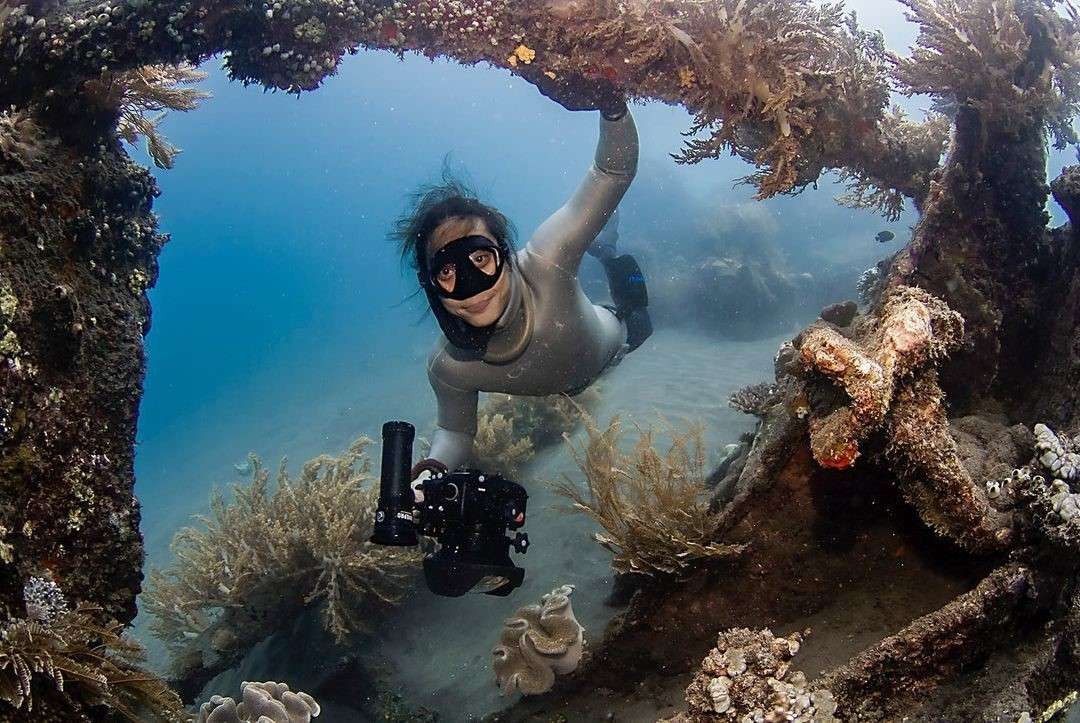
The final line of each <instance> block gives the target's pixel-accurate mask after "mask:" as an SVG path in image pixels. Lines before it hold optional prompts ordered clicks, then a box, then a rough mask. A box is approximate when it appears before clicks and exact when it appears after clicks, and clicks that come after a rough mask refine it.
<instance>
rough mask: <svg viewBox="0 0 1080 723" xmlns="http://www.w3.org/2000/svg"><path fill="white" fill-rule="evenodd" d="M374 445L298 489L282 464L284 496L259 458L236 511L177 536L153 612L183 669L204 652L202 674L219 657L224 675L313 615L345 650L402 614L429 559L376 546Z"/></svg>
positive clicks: (359, 447)
mask: <svg viewBox="0 0 1080 723" xmlns="http://www.w3.org/2000/svg"><path fill="white" fill-rule="evenodd" d="M368 443H369V441H368V440H366V439H360V440H357V441H356V442H355V443H354V444H353V445H352V446H351V447H350V448H349V450H348V451H347V452H346V453H345V454H344V455H343V456H341V457H339V458H334V457H329V456H325V455H324V456H321V457H317V458H315V459H313V460H310V461H309V462H307V463H306V464H305V465H304V466H303V468H302V470H301V472H300V474H299V476H298V477H297V478H295V479H294V478H292V477H291V476H290V475H289V474H288V472H287V471H286V469H285V466H284V463H283V464H282V466H281V468H280V469H279V470H278V475H277V488H276V489H275V490H274V491H273V492H270V491H269V490H268V482H269V478H270V475H269V472H268V470H267V469H266V468H265V467H263V465H262V463H261V462H260V461H259V459H258V458H257V457H255V456H254V455H252V456H251V458H250V459H251V464H252V468H253V474H252V481H251V483H250V485H247V486H237V487H236V488H235V489H234V494H233V497H234V499H233V501H232V502H231V503H227V502H226V501H225V500H224V498H223V497H222V496H221V494H220V493H215V495H214V497H213V499H212V501H211V514H210V515H209V516H208V517H203V518H201V521H202V523H203V529H195V528H187V529H184V530H182V531H181V532H179V533H178V534H177V535H176V538H175V539H174V541H173V550H174V552H175V554H176V561H175V562H173V564H172V565H170V566H169V567H168V568H167V569H166V570H165V571H164V572H161V571H154V572H152V573H151V576H150V587H149V590H148V591H147V592H146V593H144V606H145V609H146V610H147V611H148V612H149V613H150V614H151V615H153V617H154V622H153V623H152V626H151V629H152V630H153V632H154V633H155V634H156V635H157V636H158V637H160V638H161V639H162V640H164V641H166V642H167V643H168V644H169V645H170V646H171V647H172V649H173V652H174V653H175V654H176V655H177V659H183V660H189V659H190V658H191V655H190V654H188V653H190V651H192V650H195V651H199V650H204V649H205V650H206V653H204V654H206V655H210V656H211V657H210V658H205V659H203V662H202V664H203V665H207V664H209V663H210V660H211V659H213V657H214V656H216V657H217V659H218V662H217V665H218V666H220V665H223V664H224V663H225V662H227V661H231V660H235V659H236V658H238V657H239V656H240V655H242V654H243V653H244V652H246V650H247V649H249V648H250V647H251V646H252V645H254V644H255V643H256V642H258V641H259V640H261V639H262V638H264V637H265V636H266V635H269V634H270V633H271V632H273V631H274V630H276V629H278V628H279V626H281V625H283V624H284V623H285V621H288V620H290V619H291V618H293V617H294V616H295V615H297V614H298V613H299V612H300V610H301V609H302V608H303V607H304V606H306V605H310V604H313V603H317V604H319V605H321V607H322V620H323V624H324V626H325V627H326V629H327V630H328V631H330V632H331V633H333V635H334V636H335V637H336V638H337V639H338V640H339V641H343V640H344V639H345V638H346V637H347V636H348V635H349V634H350V633H353V632H355V631H358V630H362V629H364V628H365V626H366V624H367V623H366V621H367V620H369V619H370V616H371V614H372V613H373V612H374V611H375V610H377V609H378V608H379V607H382V606H386V605H392V604H394V603H396V602H397V600H398V597H399V595H400V594H401V593H402V591H403V590H404V588H405V585H406V583H407V581H408V580H409V579H410V577H411V573H412V572H413V571H414V569H415V568H416V566H417V563H418V562H419V553H417V552H415V551H414V550H412V549H411V548H395V547H382V546H378V545H373V544H372V543H370V542H369V541H368V539H369V537H370V536H371V531H372V525H373V523H374V513H375V506H376V498H377V496H378V491H377V489H376V488H375V486H374V485H373V484H372V481H371V476H370V461H369V459H368V456H367V452H366V447H367V445H368ZM195 657H196V658H199V657H202V656H195ZM180 672H184V671H180Z"/></svg>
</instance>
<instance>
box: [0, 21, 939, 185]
mask: <svg viewBox="0 0 1080 723" xmlns="http://www.w3.org/2000/svg"><path fill="white" fill-rule="evenodd" d="M569 18H573V27H574V32H573V33H568V32H566V28H567V20H568V19H569ZM29 28H33V32H31V33H26V32H24V31H25V30H27V29H29ZM0 38H4V39H6V42H4V43H0V64H3V65H6V66H8V67H11V68H12V69H13V70H16V71H17V72H15V73H14V74H13V75H12V76H11V77H6V78H3V79H0V104H3V105H8V104H12V103H15V104H18V103H22V102H25V101H26V100H27V98H28V97H30V96H32V95H33V94H35V93H41V92H44V91H46V90H48V89H58V88H68V87H73V86H75V85H77V84H78V82H80V81H82V80H86V79H89V78H91V77H94V76H96V75H98V74H99V73H101V72H102V69H105V71H107V72H123V71H125V70H129V69H131V68H134V67H139V66H143V65H146V64H147V63H151V64H176V63H180V62H185V61H187V62H200V61H202V60H205V59H207V58H209V57H211V56H214V55H218V54H220V55H222V56H223V57H224V58H225V65H226V68H227V70H228V72H229V74H230V75H231V76H232V77H233V78H235V79H239V80H241V81H242V82H244V83H250V82H255V83H260V84H263V85H264V86H267V87H271V88H280V89H285V90H289V91H292V92H300V91H302V90H311V89H314V88H317V87H318V86H319V85H320V84H321V83H322V82H323V80H324V79H325V78H326V77H327V76H328V75H331V74H333V73H335V72H336V70H337V68H338V66H339V64H340V62H341V58H342V56H343V55H344V54H345V53H346V52H355V51H356V50H357V49H358V47H360V46H366V47H372V48H385V49H389V50H392V51H394V52H398V53H402V52H405V51H407V50H412V51H418V52H422V53H424V54H426V55H429V56H436V55H446V56H449V57H452V58H454V59H457V60H459V61H461V62H465V63H475V62H478V61H486V62H488V63H490V64H492V65H494V66H496V67H501V68H506V69H510V70H513V71H515V72H518V73H522V74H524V73H526V72H527V73H534V74H535V73H541V72H542V73H545V74H548V75H551V76H564V75H577V76H586V77H592V78H602V79H605V80H608V81H611V82H613V83H615V84H617V85H619V86H622V87H625V88H626V89H627V90H628V91H630V92H631V93H632V94H634V95H637V96H640V97H645V98H655V99H659V100H662V101H665V102H668V103H681V104H683V105H685V106H686V107H687V108H688V109H689V110H690V111H691V112H692V113H694V114H695V121H694V125H693V127H692V129H691V133H690V135H699V137H696V138H692V139H691V140H690V141H689V142H688V144H687V147H686V149H685V151H684V152H683V153H682V154H681V156H680V158H681V160H683V161H686V162H696V161H698V160H701V159H703V158H714V157H719V156H722V155H727V154H728V153H735V154H738V155H739V156H741V157H742V158H745V159H746V160H748V161H751V162H753V163H754V164H756V165H757V166H759V168H760V169H761V170H760V171H759V172H758V173H755V174H753V175H752V176H751V177H750V180H751V181H753V182H754V183H755V184H756V185H757V187H758V192H759V195H760V196H762V197H766V196H769V195H773V194H776V193H783V192H787V191H790V190H791V189H792V188H797V187H803V186H805V185H807V184H809V183H812V182H813V181H815V180H816V179H817V178H818V177H819V176H820V175H821V173H822V171H823V170H824V169H827V168H840V167H851V166H855V167H859V168H860V172H859V178H860V182H863V183H865V184H867V185H869V184H873V185H876V186H877V187H878V188H881V189H896V192H897V193H902V194H904V195H917V194H922V193H925V190H926V189H925V184H924V183H923V181H925V179H926V178H928V176H929V172H930V171H931V170H932V168H933V167H934V166H935V165H936V163H937V159H936V158H934V157H933V156H932V154H926V153H923V149H922V148H921V147H919V146H918V144H916V143H905V142H904V136H903V134H902V133H893V132H892V131H891V130H890V127H889V124H888V123H885V124H883V126H884V127H879V124H878V121H879V119H881V117H882V114H883V112H884V110H885V108H886V107H887V104H888V96H889V84H888V69H889V60H890V58H889V55H888V54H887V52H886V51H885V48H884V42H883V39H882V37H881V35H880V34H878V33H873V32H867V31H864V30H861V29H860V28H858V27H857V25H856V23H855V20H854V17H853V16H850V15H845V13H844V11H843V7H842V5H840V4H839V3H827V4H825V5H820V6H819V5H818V4H816V3H813V2H811V1H810V0H763V1H762V2H755V3H747V2H741V1H737V0H714V1H713V2H708V3H702V2H699V1H698V0H671V1H669V2H665V3H660V4H656V3H619V2H614V1H613V0H603V1H602V2H594V3H578V2H561V1H560V2H555V1H552V2H545V3H514V2H510V1H509V0H483V2H481V0H455V2H436V1H435V0H410V1H409V2H399V3H384V2H377V1H375V0H345V1H344V2H331V1H330V0H305V1H303V2H300V1H298V0H284V1H282V2H277V3H273V4H272V5H270V6H269V7H267V8H263V7H262V6H261V5H260V6H258V7H255V6H251V5H249V4H245V3H242V2H239V1H238V0H228V1H227V2H213V3H211V2H208V0H194V1H191V2H184V3H180V2H179V1H178V0H170V2H164V3H149V4H135V5H129V4H114V3H111V2H106V3H103V4H100V5H95V6H88V7H87V8H81V7H79V8H75V7H66V6H65V7H63V8H53V9H49V10H44V9H38V10H34V9H29V8H26V7H22V6H20V7H16V8H14V9H12V10H11V12H10V13H8V14H7V15H6V17H4V18H2V19H0ZM132 38H138V40H139V42H137V43H132V42H131V39H132ZM747 69H751V70H752V72H746V71H747ZM701 135H703V137H701ZM891 136H896V138H893V137H891ZM891 203H893V201H892V199H890V204H891Z"/></svg>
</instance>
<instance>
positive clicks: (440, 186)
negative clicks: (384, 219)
mask: <svg viewBox="0 0 1080 723" xmlns="http://www.w3.org/2000/svg"><path fill="white" fill-rule="evenodd" d="M462 217H465V218H469V217H472V218H479V219H482V220H483V221H484V223H485V224H486V225H487V227H488V230H489V231H490V232H491V235H492V236H494V237H495V240H496V241H498V242H499V243H500V244H501V245H503V246H505V249H506V252H507V254H508V255H509V256H512V255H513V250H514V246H515V241H516V236H517V232H516V230H515V229H514V224H513V223H511V221H510V219H508V218H507V217H506V216H504V215H502V213H500V212H499V211H498V210H497V209H495V208H493V207H491V206H488V205H487V204H485V203H482V202H481V201H480V200H479V199H478V198H477V197H476V193H475V192H474V191H473V190H472V188H470V187H469V185H468V184H467V183H466V182H465V181H464V180H462V179H461V178H459V177H456V176H455V175H454V173H453V171H452V170H451V168H450V165H449V161H446V160H444V161H443V170H442V182H441V183H437V184H433V185H427V186H422V187H420V189H419V190H417V191H416V193H414V194H413V195H412V197H411V200H410V202H409V204H408V206H407V210H406V211H405V213H403V214H402V215H401V216H400V217H399V218H398V220H397V221H396V222H395V224H394V230H393V231H391V232H390V238H391V239H393V240H394V241H396V242H397V244H398V248H399V250H400V251H401V261H402V263H407V264H409V265H410V266H411V267H412V268H413V269H414V270H416V271H421V270H423V269H424V267H425V265H426V259H425V255H426V252H427V242H428V237H429V236H431V233H432V232H433V231H434V230H435V229H436V228H438V227H439V224H441V223H442V222H443V221H446V220H447V219H450V218H462Z"/></svg>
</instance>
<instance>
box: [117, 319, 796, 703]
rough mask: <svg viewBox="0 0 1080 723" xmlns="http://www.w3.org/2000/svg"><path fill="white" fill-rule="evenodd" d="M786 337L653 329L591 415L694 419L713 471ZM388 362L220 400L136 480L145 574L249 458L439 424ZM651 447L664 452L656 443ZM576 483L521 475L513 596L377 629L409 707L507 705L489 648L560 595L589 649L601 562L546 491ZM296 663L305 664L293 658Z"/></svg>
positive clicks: (579, 524) (540, 469)
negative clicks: (302, 387) (562, 591)
mask: <svg viewBox="0 0 1080 723" xmlns="http://www.w3.org/2000/svg"><path fill="white" fill-rule="evenodd" d="M785 339H786V337H775V338H769V339H762V340H757V341H752V342H727V341H720V340H717V339H715V338H709V337H702V336H700V335H696V334H692V333H689V332H686V331H676V330H662V331H658V332H657V333H656V334H655V335H654V336H653V337H652V339H650V340H649V342H647V344H646V345H645V346H644V347H642V348H641V349H640V350H638V351H636V352H635V353H634V354H632V355H630V356H629V357H627V358H626V359H625V360H624V361H623V363H622V364H621V365H620V366H619V367H618V368H616V369H614V370H612V372H611V373H610V374H608V375H606V376H605V377H604V378H603V379H602V380H601V381H600V382H599V384H600V385H601V397H602V400H601V402H600V405H599V407H598V408H597V410H596V417H597V419H598V421H599V422H600V423H601V424H606V422H607V421H608V420H609V419H610V418H611V417H612V416H613V415H616V414H618V415H620V416H621V418H622V419H623V421H624V430H625V433H624V440H623V441H624V443H625V444H632V443H633V442H634V441H635V440H636V437H637V432H636V430H635V425H636V426H639V427H641V428H649V427H654V428H657V429H658V430H660V429H662V428H663V426H664V424H665V422H667V423H671V424H673V425H675V426H676V427H678V426H679V425H680V423H682V422H686V421H695V420H702V421H704V422H705V424H706V440H707V442H708V445H709V450H710V454H711V459H710V461H711V462H715V461H716V460H717V459H718V458H719V454H720V451H721V450H722V448H723V445H725V444H728V443H730V442H733V441H735V440H736V439H737V438H738V437H739V436H740V435H741V434H742V433H744V432H746V431H748V430H750V429H751V428H752V426H753V421H754V420H753V419H752V418H750V417H748V416H746V415H743V414H740V413H738V412H736V411H734V410H732V409H730V408H729V407H728V406H727V399H728V396H729V395H730V394H731V392H733V391H734V390H736V389H738V388H739V387H741V386H744V385H747V384H752V383H755V382H759V381H763V380H767V379H771V377H772V360H773V355H774V354H775V352H776V349H777V348H778V346H779V345H780V344H781V343H782V342H783V341H784V340H785ZM375 361H377V360H375ZM392 362H393V363H387V364H386V366H385V367H383V369H381V370H379V369H377V368H375V367H372V368H369V369H366V370H364V371H363V373H356V372H355V371H354V370H349V369H348V368H347V367H344V366H342V367H340V370H341V372H342V375H341V376H340V378H339V379H336V380H335V379H333V378H330V379H328V378H326V376H325V375H324V376H322V378H321V379H320V381H319V384H318V385H316V386H315V387H312V389H319V390H322V393H321V394H319V393H311V394H305V395H295V399H296V401H294V402H292V403H287V402H286V403H282V400H281V399H274V400H269V399H268V400H267V402H266V403H263V404H259V403H258V400H257V399H256V400H255V402H250V401H249V403H248V404H247V405H246V407H245V408H244V409H243V410H242V412H241V410H240V409H239V408H238V407H237V405H236V404H235V403H233V404H230V403H229V402H228V401H227V400H223V401H222V402H221V403H220V405H221V407H222V408H223V409H224V410H228V409H230V408H231V409H233V410H235V412H236V413H234V414H233V416H232V418H231V419H230V418H228V416H227V411H226V412H224V413H223V414H225V415H226V416H225V417H224V418H223V417H221V416H220V415H218V416H217V417H215V418H216V419H218V422H217V424H218V425H219V428H218V429H215V430H214V431H213V433H212V434H207V435H206V436H205V437H199V438H193V439H192V440H191V444H192V449H193V450H195V449H197V450H198V451H199V454H198V455H191V456H188V457H185V456H183V455H181V456H180V457H179V459H180V460H182V463H181V464H177V465H171V466H168V467H164V468H162V470H161V473H160V476H157V477H156V478H155V479H153V480H150V481H147V480H146V479H145V477H146V474H147V473H146V472H145V471H144V472H143V477H141V478H140V486H142V487H151V485H152V487H151V488H152V490H153V492H150V493H146V492H145V491H141V492H140V496H141V497H142V501H143V505H144V514H143V530H144V534H145V536H146V542H147V558H148V563H149V564H151V565H163V564H164V563H166V562H167V561H168V542H169V540H170V539H171V537H172V534H173V533H174V532H175V531H176V529H177V528H178V527H180V526H182V525H184V524H186V523H187V521H188V519H189V517H190V515H191V514H194V513H198V512H200V511H202V510H203V509H204V508H205V504H206V500H207V498H208V494H209V490H210V487H211V483H212V482H213V481H215V480H216V481H217V482H219V483H220V482H222V481H229V480H230V479H233V478H235V477H236V475H235V473H234V472H233V470H232V469H231V466H232V464H233V463H235V462H236V461H238V460H242V459H243V457H244V455H245V453H246V452H247V450H248V449H256V450H259V451H260V452H262V453H263V454H265V455H266V456H267V459H268V463H269V464H270V466H271V467H273V466H274V463H276V457H275V456H274V455H275V452H276V454H278V455H280V454H281V452H282V451H288V452H289V454H290V455H291V457H290V459H291V460H292V461H293V462H296V463H298V462H300V461H302V460H304V459H307V458H308V457H310V456H314V455H315V454H318V453H321V452H329V453H336V452H338V451H340V450H341V449H343V448H344V447H345V446H346V445H347V444H348V442H349V441H350V440H351V439H353V438H355V437H356V436H358V435H359V434H362V433H366V434H369V435H372V434H377V433H378V430H379V428H380V425H381V423H382V422H383V421H385V420H386V419H390V418H407V419H413V420H416V421H417V422H418V427H419V428H420V430H421V431H422V430H423V429H424V423H423V422H422V421H421V420H425V419H431V417H432V416H433V413H434V410H433V402H432V400H431V399H430V392H429V390H427V386H426V383H425V384H423V385H420V384H418V383H417V379H423V378H424V377H423V357H422V355H417V358H415V359H411V360H408V361H405V360H396V361H394V360H392ZM398 362H400V363H398ZM373 380H377V383H373ZM301 420H302V421H303V423H299V422H300V421H301ZM230 428H231V429H230ZM659 440H660V441H661V443H662V440H663V435H662V434H661V435H660V436H659ZM245 442H248V443H249V444H245ZM179 443H181V444H182V441H180V442H179ZM301 455H303V456H301ZM152 469H153V468H152ZM155 471H156V470H155ZM576 472H577V468H576V467H575V466H574V464H573V461H572V459H571V458H570V455H569V454H568V450H567V449H566V448H565V446H562V445H560V446H557V447H555V448H552V449H548V450H545V451H544V452H542V453H541V454H540V455H538V456H537V458H536V459H535V460H534V461H533V462H532V463H531V464H530V465H529V466H528V468H527V469H526V470H525V471H524V472H523V474H522V476H521V479H520V480H519V481H520V482H521V483H522V484H523V485H524V486H525V487H526V488H527V489H528V491H529V495H530V498H529V520H528V523H527V525H526V528H525V530H526V531H527V532H528V533H529V536H530V540H531V542H532V546H531V548H530V550H529V553H528V554H527V555H525V556H515V557H516V562H517V564H519V565H521V566H523V567H525V568H526V571H527V572H526V579H525V584H524V585H523V586H522V587H521V588H520V589H519V590H517V591H515V593H514V594H513V595H511V596H510V597H508V598H496V597H491V596H486V595H466V596H465V597H463V598H457V599H449V598H439V597H437V596H434V595H432V594H430V593H429V592H428V591H427V590H426V589H423V588H421V589H419V590H417V591H416V592H415V594H413V595H411V596H410V597H409V598H408V599H407V601H406V602H405V604H404V605H403V606H402V607H401V609H399V610H398V611H396V612H395V613H394V614H393V615H392V617H391V620H392V625H384V626H383V628H382V629H378V630H376V631H375V633H374V636H373V639H371V640H370V643H371V644H373V645H374V646H375V648H376V649H375V650H373V651H372V653H373V655H372V656H365V657H371V658H373V659H375V660H378V661H380V663H379V666H380V668H381V670H382V672H383V673H384V674H385V676H386V679H387V680H388V681H392V683H393V684H394V686H395V688H397V692H398V693H400V695H401V696H402V699H403V701H404V702H405V703H406V704H408V705H409V706H411V707H418V706H424V707H427V708H429V709H431V710H434V711H437V712H438V713H439V714H440V719H442V720H468V719H471V718H475V717H479V716H482V715H484V714H487V713H490V712H492V711H495V710H498V709H499V708H501V707H504V706H505V705H507V704H509V703H510V702H512V701H511V699H508V698H504V697H500V695H499V692H498V689H497V687H496V686H495V684H494V676H493V674H492V672H491V667H490V651H491V648H492V646H493V645H494V643H495V641H496V638H497V636H498V632H499V628H500V626H501V622H502V620H503V619H504V618H506V617H507V616H509V615H510V614H512V613H513V611H514V610H515V609H516V608H517V607H519V606H520V605H523V604H527V603H530V602H535V601H536V600H537V599H538V598H539V596H540V595H541V594H543V593H545V592H547V591H549V590H550V589H552V588H553V587H555V586H557V585H563V584H572V585H575V586H576V591H575V593H574V597H573V603H574V609H575V612H576V613H577V616H578V619H579V620H580V621H581V622H582V624H583V625H584V626H585V629H586V640H590V639H592V640H598V639H599V638H600V636H601V634H602V631H603V629H604V626H605V625H606V624H607V622H608V620H610V618H611V616H612V615H613V614H614V613H615V612H616V611H615V610H614V609H612V608H610V607H607V606H605V605H604V599H605V598H606V597H607V595H608V593H609V591H610V589H611V583H612V574H611V569H610V566H609V561H610V553H608V552H607V551H606V550H604V549H603V548H601V547H600V546H599V545H597V544H596V543H595V542H593V541H592V540H591V539H590V534H591V533H592V532H593V529H594V528H593V525H592V523H591V522H590V521H589V520H587V519H586V518H585V517H584V516H582V515H579V514H566V513H563V512H560V511H559V510H558V509H557V506H561V505H562V501H561V500H560V499H559V498H557V496H556V495H555V494H554V493H553V492H552V491H551V489H550V484H549V483H550V481H552V480H557V479H561V478H562V476H563V475H568V476H570V477H571V478H572V479H576V478H579V477H580V475H576V474H575V473H576ZM192 480H199V482H198V483H193V482H192ZM145 625H146V620H145V619H144V618H143V617H140V618H139V619H138V620H137V622H136V629H135V631H136V634H137V635H138V636H139V637H140V638H141V639H143V640H144V642H146V643H147V644H148V645H149V646H150V647H151V652H152V653H153V657H152V659H153V660H154V661H155V662H156V663H157V664H159V665H160V664H161V662H162V661H163V651H162V650H161V649H160V646H158V645H155V644H154V643H153V641H152V640H149V639H148V635H147V631H146V627H145ZM292 652H293V655H287V654H286V655H282V654H281V651H280V648H275V646H274V644H273V643H271V644H267V645H262V646H260V647H259V648H257V649H256V651H254V652H253V654H252V655H251V656H249V660H248V661H246V662H245V664H244V665H243V666H242V668H241V669H240V670H236V671H229V672H227V673H224V674H222V675H221V676H219V678H218V679H217V680H216V681H215V682H214V683H213V684H212V686H211V687H212V688H213V689H214V690H220V691H221V692H223V693H224V694H229V693H230V692H232V691H234V690H236V691H238V690H239V684H240V681H242V680H252V679H257V680H263V679H271V678H272V679H275V680H281V679H286V680H289V678H290V664H289V663H286V661H285V660H284V659H283V658H284V657H289V658H295V657H296V656H295V654H296V653H298V652H299V651H296V650H295V649H294V650H293V651H292ZM312 652H313V651H312ZM299 657H300V658H307V657H309V656H305V655H304V654H302V653H301V654H300V655H299ZM296 662H297V664H298V667H299V669H298V670H296V673H295V677H296V678H300V680H296V681H295V683H294V681H293V680H289V682H290V683H294V684H293V687H294V688H301V689H303V687H304V683H303V680H302V679H303V678H307V677H308V676H309V675H312V674H316V673H317V670H316V669H317V668H319V667H322V666H323V665H324V664H325V665H330V664H332V662H333V661H322V662H321V663H320V661H318V660H310V659H307V660H305V661H304V662H302V663H301V662H300V660H299V659H297V660H296ZM340 702H341V703H346V701H340ZM333 708H334V706H330V707H328V710H327V711H326V712H327V714H329V717H328V716H326V715H324V716H323V718H327V719H328V720H330V721H333V720H354V719H353V718H351V717H349V716H347V715H346V714H344V713H342V714H338V715H334V711H333ZM320 720H322V718H320Z"/></svg>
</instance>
